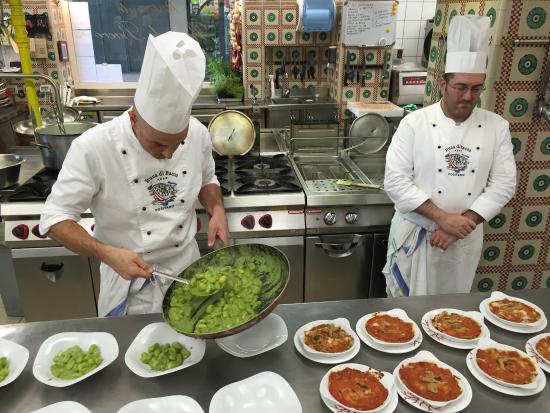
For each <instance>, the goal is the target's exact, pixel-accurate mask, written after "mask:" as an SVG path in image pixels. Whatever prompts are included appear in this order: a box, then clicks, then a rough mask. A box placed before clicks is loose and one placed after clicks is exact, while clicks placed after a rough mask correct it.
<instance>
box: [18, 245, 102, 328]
mask: <svg viewBox="0 0 550 413" xmlns="http://www.w3.org/2000/svg"><path fill="white" fill-rule="evenodd" d="M12 258H13V266H14V268H15V277H16V280H17V285H18V287H19V292H20V295H21V301H22V303H23V312H24V314H25V319H26V321H46V320H62V319H69V318H86V317H96V316H97V310H96V300H95V296H94V288H93V285H92V274H91V270H90V263H89V260H88V258H87V257H84V256H81V255H76V254H75V253H73V252H71V251H69V250H67V249H65V248H63V247H51V248H20V249H13V250H12Z"/></svg>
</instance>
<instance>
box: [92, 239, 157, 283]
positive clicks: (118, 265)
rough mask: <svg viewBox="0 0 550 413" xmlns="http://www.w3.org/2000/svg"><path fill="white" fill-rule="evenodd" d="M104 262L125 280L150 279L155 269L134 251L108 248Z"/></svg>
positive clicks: (104, 254) (104, 253)
mask: <svg viewBox="0 0 550 413" xmlns="http://www.w3.org/2000/svg"><path fill="white" fill-rule="evenodd" d="M102 261H103V262H104V263H105V264H107V265H108V266H109V267H111V268H112V269H113V270H114V271H115V272H116V273H117V274H118V275H120V276H121V277H122V278H124V279H125V280H131V279H133V278H138V277H143V278H149V277H150V276H151V274H152V272H153V268H152V267H150V266H149V264H147V263H146V262H145V261H144V260H143V258H141V257H140V256H139V255H138V254H136V253H135V252H134V251H130V250H127V249H124V248H117V247H113V246H106V248H105V251H104V252H103V254H102Z"/></svg>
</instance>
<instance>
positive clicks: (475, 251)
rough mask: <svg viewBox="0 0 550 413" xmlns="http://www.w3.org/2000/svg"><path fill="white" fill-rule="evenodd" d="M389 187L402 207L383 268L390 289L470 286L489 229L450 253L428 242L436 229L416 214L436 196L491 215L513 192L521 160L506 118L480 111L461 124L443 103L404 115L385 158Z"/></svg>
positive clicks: (411, 291) (455, 208) (438, 290)
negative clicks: (515, 154) (517, 163)
mask: <svg viewBox="0 0 550 413" xmlns="http://www.w3.org/2000/svg"><path fill="white" fill-rule="evenodd" d="M384 187H385V190H386V192H387V193H388V195H389V196H390V198H391V199H392V200H393V201H394V203H395V206H396V213H395V216H394V218H393V220H392V225H391V229H390V239H389V243H388V255H387V257H388V260H387V263H386V267H385V268H384V271H383V272H384V274H385V275H386V279H387V286H388V292H389V293H391V294H393V295H423V294H444V293H460V292H468V291H470V288H471V283H472V281H473V278H474V275H475V271H476V268H477V266H478V263H479V258H480V255H481V249H482V243H483V227H482V225H478V227H477V228H476V229H475V230H474V231H473V232H472V233H471V234H470V235H469V236H467V237H466V238H465V239H463V240H457V241H456V242H455V243H453V244H452V245H451V246H450V247H449V248H448V249H447V251H442V250H441V249H439V248H434V247H432V246H431V245H430V238H431V235H432V233H433V231H435V230H436V229H437V225H436V224H435V222H433V221H432V220H430V219H428V218H426V217H424V216H422V215H420V214H418V213H416V212H414V209H416V208H417V207H418V206H420V205H421V204H422V203H423V202H424V201H426V200H427V199H430V200H431V201H432V202H433V203H434V204H436V205H437V206H438V207H439V208H441V209H443V210H444V211H446V212H448V213H459V214H461V213H463V212H465V211H467V210H468V209H472V210H473V211H475V212H477V213H478V214H480V215H481V216H482V217H483V218H484V219H486V220H489V219H491V218H492V217H493V216H494V215H495V214H496V213H497V212H498V211H499V209H500V208H501V207H502V206H504V204H506V203H507V202H508V201H509V200H510V198H511V197H512V195H513V193H514V187H515V162H514V157H513V152H512V145H511V141H510V134H509V131H508V123H507V122H506V121H504V120H503V119H502V118H500V117H499V116H498V115H495V114H493V113H491V112H488V111H484V110H480V109H476V110H474V112H473V113H472V115H471V116H470V117H469V118H468V119H467V120H466V121H465V122H463V123H462V124H460V125H457V124H456V123H455V122H454V121H453V120H451V119H449V118H447V117H446V116H445V115H444V114H443V111H442V110H441V106H440V104H439V103H436V104H433V105H431V106H429V107H427V108H425V109H422V110H420V111H418V112H413V114H411V115H409V116H407V117H405V118H404V119H403V121H402V125H400V127H399V128H398V130H397V131H396V134H395V135H394V137H393V139H392V144H391V145H390V148H389V150H388V155H387V158H386V174H385V181H384Z"/></svg>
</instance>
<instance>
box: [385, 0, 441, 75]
mask: <svg viewBox="0 0 550 413" xmlns="http://www.w3.org/2000/svg"><path fill="white" fill-rule="evenodd" d="M435 5H436V0H424V1H423V0H400V1H399V7H398V9H397V28H396V40H395V48H396V49H403V61H410V62H417V63H419V64H421V63H422V54H423V49H424V37H425V35H426V30H425V28H426V21H427V20H429V19H433V17H434V15H435Z"/></svg>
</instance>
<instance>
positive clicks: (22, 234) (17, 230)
mask: <svg viewBox="0 0 550 413" xmlns="http://www.w3.org/2000/svg"><path fill="white" fill-rule="evenodd" d="M11 233H12V234H13V236H14V237H16V238H19V239H27V238H28V237H29V227H28V226H26V225H25V224H19V225H17V226H16V227H14V228H13V229H12V230H11Z"/></svg>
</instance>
